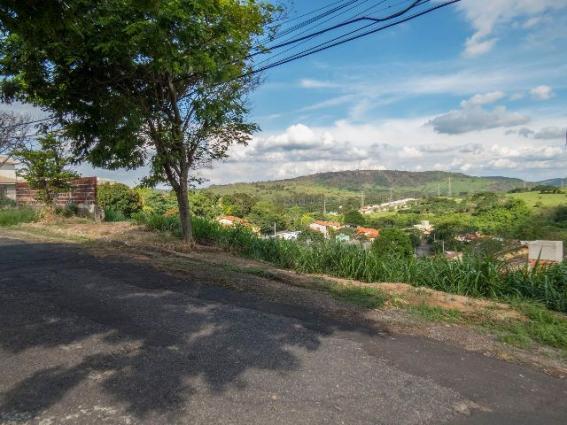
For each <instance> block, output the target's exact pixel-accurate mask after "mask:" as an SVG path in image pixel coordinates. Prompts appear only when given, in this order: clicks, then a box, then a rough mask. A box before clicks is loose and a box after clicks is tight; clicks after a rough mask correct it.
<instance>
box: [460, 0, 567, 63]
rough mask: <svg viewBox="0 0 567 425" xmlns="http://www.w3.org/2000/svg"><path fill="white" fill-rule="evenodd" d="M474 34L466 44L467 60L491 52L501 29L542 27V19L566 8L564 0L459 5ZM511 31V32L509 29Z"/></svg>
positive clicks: (497, 0) (476, 1) (467, 1)
mask: <svg viewBox="0 0 567 425" xmlns="http://www.w3.org/2000/svg"><path fill="white" fill-rule="evenodd" d="M458 7H459V8H460V10H461V11H462V12H463V13H464V14H465V17H466V18H467V20H468V21H469V22H470V23H471V24H472V26H473V28H474V30H475V33H474V34H473V35H472V36H471V37H469V38H468V39H467V41H466V43H465V51H464V54H465V56H468V57H473V56H478V55H482V54H485V53H487V52H489V51H490V50H492V48H493V47H494V45H495V43H496V42H497V37H496V36H495V33H497V32H498V30H499V28H500V27H503V28H505V25H506V24H509V23H510V22H513V21H516V20H523V22H524V28H525V29H528V28H534V27H536V26H538V25H539V24H540V23H541V19H539V18H540V17H541V15H542V14H543V13H545V12H546V11H549V10H559V9H563V8H566V7H567V2H565V0H490V1H482V0H463V1H462V2H460V3H459V4H458ZM506 29H508V28H506Z"/></svg>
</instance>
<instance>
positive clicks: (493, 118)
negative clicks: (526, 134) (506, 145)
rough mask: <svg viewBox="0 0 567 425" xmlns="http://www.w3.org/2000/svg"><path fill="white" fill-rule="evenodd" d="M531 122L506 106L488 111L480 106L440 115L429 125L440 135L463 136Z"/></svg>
mask: <svg viewBox="0 0 567 425" xmlns="http://www.w3.org/2000/svg"><path fill="white" fill-rule="evenodd" d="M529 120H530V119H529V117H527V116H525V115H522V114H520V113H518V112H510V111H508V110H507V109H506V107H505V106H497V107H496V108H494V109H492V110H486V109H483V108H482V106H480V105H479V106H476V105H475V106H466V107H464V108H461V109H459V110H453V111H450V112H448V113H446V114H444V115H439V116H438V117H435V118H434V119H432V120H431V121H429V124H431V125H432V126H433V128H434V129H435V131H436V132H438V133H444V134H463V133H468V132H472V131H481V130H488V129H492V128H499V127H514V126H517V125H522V124H525V123H527V122H528V121H529Z"/></svg>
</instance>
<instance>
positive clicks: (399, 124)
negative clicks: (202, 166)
mask: <svg viewBox="0 0 567 425" xmlns="http://www.w3.org/2000/svg"><path fill="white" fill-rule="evenodd" d="M475 108H480V106H475V107H474V108H472V109H475ZM431 118H432V117H418V118H411V119H394V120H388V121H385V122H382V123H373V124H356V123H354V122H352V121H346V120H342V121H337V122H335V123H334V124H333V125H330V126H324V127H313V126H307V125H305V124H296V125H293V126H290V127H289V128H287V129H286V130H284V131H281V132H276V133H271V134H260V135H258V136H256V137H254V140H252V142H251V143H250V145H249V146H248V147H241V146H238V147H233V148H231V152H230V154H231V156H230V158H229V160H228V161H226V162H225V163H224V164H222V165H219V167H218V168H215V169H212V170H204V171H203V174H204V175H203V176H204V177H207V178H209V179H210V180H211V183H228V182H235V181H258V180H269V179H272V180H273V179H281V178H291V177H296V176H299V175H306V174H313V173H317V172H323V171H341V170H356V169H398V170H445V171H455V172H464V173H468V174H474V175H506V176H511V177H513V176H519V177H525V178H529V179H533V180H537V179H538V178H539V179H541V180H543V179H545V178H551V177H556V176H559V175H562V174H564V170H565V167H567V153H565V152H564V151H563V150H562V148H561V147H560V146H558V145H557V143H556V142H555V141H553V140H551V141H550V142H549V143H547V142H546V140H544V139H542V140H541V141H540V142H538V143H534V141H533V140H532V139H526V138H525V137H523V136H521V135H519V134H517V130H516V131H515V133H508V134H506V133H507V132H506V129H501V128H492V129H486V130H484V131H483V135H482V137H479V136H478V133H476V132H467V133H459V134H455V135H453V134H444V133H438V132H436V131H435V129H434V128H433V127H432V126H424V125H423V124H424V122H428V121H430V120H431ZM562 121H563V118H557V119H546V120H545V121H542V120H538V119H534V125H535V126H536V127H537V128H544V129H545V128H551V127H558V124H559V123H561V122H562ZM558 128H559V127H558ZM536 176H539V177H536Z"/></svg>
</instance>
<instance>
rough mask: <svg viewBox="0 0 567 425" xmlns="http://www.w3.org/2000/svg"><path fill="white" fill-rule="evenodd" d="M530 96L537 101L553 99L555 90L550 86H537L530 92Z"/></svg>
mask: <svg viewBox="0 0 567 425" xmlns="http://www.w3.org/2000/svg"><path fill="white" fill-rule="evenodd" d="M530 94H531V95H532V97H533V98H534V99H537V100H548V99H551V98H552V97H553V89H552V88H551V87H549V86H537V87H534V88H533V89H531V90H530Z"/></svg>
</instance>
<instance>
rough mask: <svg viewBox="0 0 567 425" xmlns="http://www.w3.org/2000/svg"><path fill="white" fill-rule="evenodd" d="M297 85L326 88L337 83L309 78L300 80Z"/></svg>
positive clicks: (333, 86)
mask: <svg viewBox="0 0 567 425" xmlns="http://www.w3.org/2000/svg"><path fill="white" fill-rule="evenodd" d="M299 85H300V86H301V87H303V88H304V89H328V88H336V87H337V84H335V83H333V82H332V81H321V80H312V79H309V78H305V79H303V80H301V81H300V82H299Z"/></svg>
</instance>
